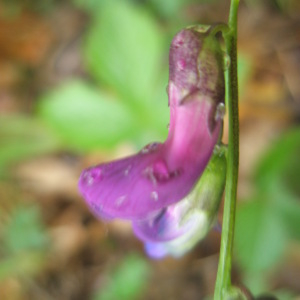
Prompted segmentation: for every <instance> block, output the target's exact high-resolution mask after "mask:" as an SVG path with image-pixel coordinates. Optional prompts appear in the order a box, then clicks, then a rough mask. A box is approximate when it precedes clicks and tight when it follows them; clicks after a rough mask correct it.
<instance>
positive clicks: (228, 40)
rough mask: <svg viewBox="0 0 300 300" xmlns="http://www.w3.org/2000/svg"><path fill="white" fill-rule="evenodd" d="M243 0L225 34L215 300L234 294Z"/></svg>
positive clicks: (231, 15)
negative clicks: (223, 167) (224, 139)
mask: <svg viewBox="0 0 300 300" xmlns="http://www.w3.org/2000/svg"><path fill="white" fill-rule="evenodd" d="M238 5H239V0H231V4H230V12H229V19H228V29H229V30H227V31H225V32H223V36H224V40H225V46H226V52H227V55H228V56H229V57H230V65H229V67H228V69H227V70H226V72H225V86H226V106H227V111H228V154H227V173H226V176H227V179H226V186H225V202H224V212H223V224H222V236H221V247H220V257H219V266H218V273H217V280H216V286H215V293H214V299H215V300H223V299H227V298H228V299H229V295H230V294H231V290H232V286H231V267H232V249H233V238H234V228H235V213H236V195H237V183H238V168H239V115H238V78H237V12H238Z"/></svg>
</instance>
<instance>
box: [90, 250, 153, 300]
mask: <svg viewBox="0 0 300 300" xmlns="http://www.w3.org/2000/svg"><path fill="white" fill-rule="evenodd" d="M149 275H150V266H149V265H148V263H147V261H146V260H145V259H143V258H142V257H140V256H138V255H136V254H130V255H128V256H127V257H125V258H124V260H123V261H122V263H121V265H119V266H118V267H117V269H116V270H115V271H114V272H112V274H110V278H109V280H108V282H107V284H106V285H105V286H103V287H102V288H101V289H100V290H99V291H98V292H97V294H96V295H95V296H94V297H93V299H94V300H118V299H122V300H134V299H136V298H137V297H138V296H140V294H141V292H142V290H143V289H144V288H145V287H146V285H147V280H148V278H149Z"/></svg>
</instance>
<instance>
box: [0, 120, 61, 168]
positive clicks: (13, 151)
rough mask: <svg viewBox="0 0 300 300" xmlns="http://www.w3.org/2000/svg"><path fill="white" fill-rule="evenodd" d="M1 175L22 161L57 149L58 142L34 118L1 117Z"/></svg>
mask: <svg viewBox="0 0 300 300" xmlns="http://www.w3.org/2000/svg"><path fill="white" fill-rule="evenodd" d="M0 124H1V125H0V173H3V172H4V171H5V168H6V167H7V166H8V165H10V164H12V163H14V162H19V161H21V160H24V159H27V158H29V157H33V156H36V155H40V154H44V153H48V152H50V151H53V150H54V149H57V147H58V141H57V140H56V139H55V138H54V137H53V135H51V134H50V132H49V131H48V130H46V128H45V127H44V126H42V124H41V123H40V122H39V121H38V120H35V119H33V118H30V117H27V116H22V115H12V116H1V122H0Z"/></svg>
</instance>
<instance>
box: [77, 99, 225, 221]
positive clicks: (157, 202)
mask: <svg viewBox="0 0 300 300" xmlns="http://www.w3.org/2000/svg"><path fill="white" fill-rule="evenodd" d="M190 101H191V102H190V103H187V104H186V105H188V106H192V109H191V110H189V111H186V110H187V108H186V107H182V108H181V111H179V112H177V117H178V118H179V119H180V120H178V123H181V122H182V123H184V124H183V126H181V127H179V128H178V130H177V131H176V132H170V134H169V138H168V140H167V141H166V143H164V144H160V143H154V144H150V145H148V146H146V147H145V148H143V149H142V150H141V151H140V152H139V153H137V154H136V155H133V156H130V157H127V158H124V159H120V160H117V161H113V162H109V163H104V164H100V165H98V166H96V167H92V168H89V169H87V170H85V171H83V173H82V174H81V176H80V179H79V189H80V192H81V193H82V195H83V196H84V198H85V199H86V201H87V203H88V205H89V206H90V207H91V209H92V211H93V212H94V213H95V214H96V215H97V216H99V217H101V218H110V217H111V218H112V217H115V218H117V217H120V218H125V219H126V218H127V219H132V220H135V219H146V218H149V216H150V215H153V213H155V212H159V211H160V210H161V209H162V208H164V207H166V206H168V205H170V204H172V203H175V202H177V201H179V200H180V199H182V198H184V196H185V195H186V194H187V193H188V192H189V191H190V190H191V188H192V187H193V186H194V184H195V182H196V181H197V179H198V177H199V176H200V175H201V174H202V172H203V170H204V168H205V167H206V164H207V162H208V161H209V158H210V156H211V153H212V151H213V148H214V145H215V143H216V142H217V139H218V136H219V131H220V123H219V122H218V123H216V126H215V128H214V131H213V132H211V131H210V128H209V124H208V117H207V116H208V115H210V112H211V110H215V105H214V104H213V103H211V102H210V101H209V100H206V99H205V98H203V99H202V98H201V100H199V99H198V96H197V95H195V96H194V98H193V99H192V100H190ZM181 113H182V115H181ZM196 124H197V126H196ZM195 126H196V128H198V129H196V128H195ZM177 135H180V137H179V138H178V137H177Z"/></svg>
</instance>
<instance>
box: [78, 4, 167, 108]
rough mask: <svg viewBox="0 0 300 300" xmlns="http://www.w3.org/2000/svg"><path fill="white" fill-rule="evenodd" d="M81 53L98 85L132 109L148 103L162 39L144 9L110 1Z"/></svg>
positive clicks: (157, 72)
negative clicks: (103, 84) (105, 86)
mask: <svg viewBox="0 0 300 300" xmlns="http://www.w3.org/2000/svg"><path fill="white" fill-rule="evenodd" d="M84 50H85V51H84V56H85V60H86V63H87V66H88V69H89V70H90V72H91V73H92V75H94V76H95V78H96V79H97V80H99V82H100V83H106V84H107V85H109V86H110V87H112V88H114V89H115V90H116V91H118V93H119V94H120V95H121V97H122V98H123V99H124V100H125V99H126V100H127V101H129V102H130V103H131V104H133V106H134V107H135V108H140V107H144V106H145V105H148V104H149V103H150V104H151V102H152V99H153V89H154V86H155V84H156V82H157V76H158V74H159V70H160V65H161V58H162V54H163V39H162V34H161V31H160V30H159V28H158V26H157V23H156V22H155V20H154V19H153V18H152V17H151V15H150V14H149V13H148V12H147V11H146V10H144V9H143V8H142V7H139V6H137V5H135V6H134V5H133V4H131V3H129V2H127V1H110V2H109V3H107V4H106V5H104V6H103V7H102V9H101V10H100V11H99V14H98V15H97V16H96V17H95V18H94V20H93V22H92V25H91V27H90V29H89V31H88V33H87V38H86V43H85V48H84ZM147 102H148V103H147Z"/></svg>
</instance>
